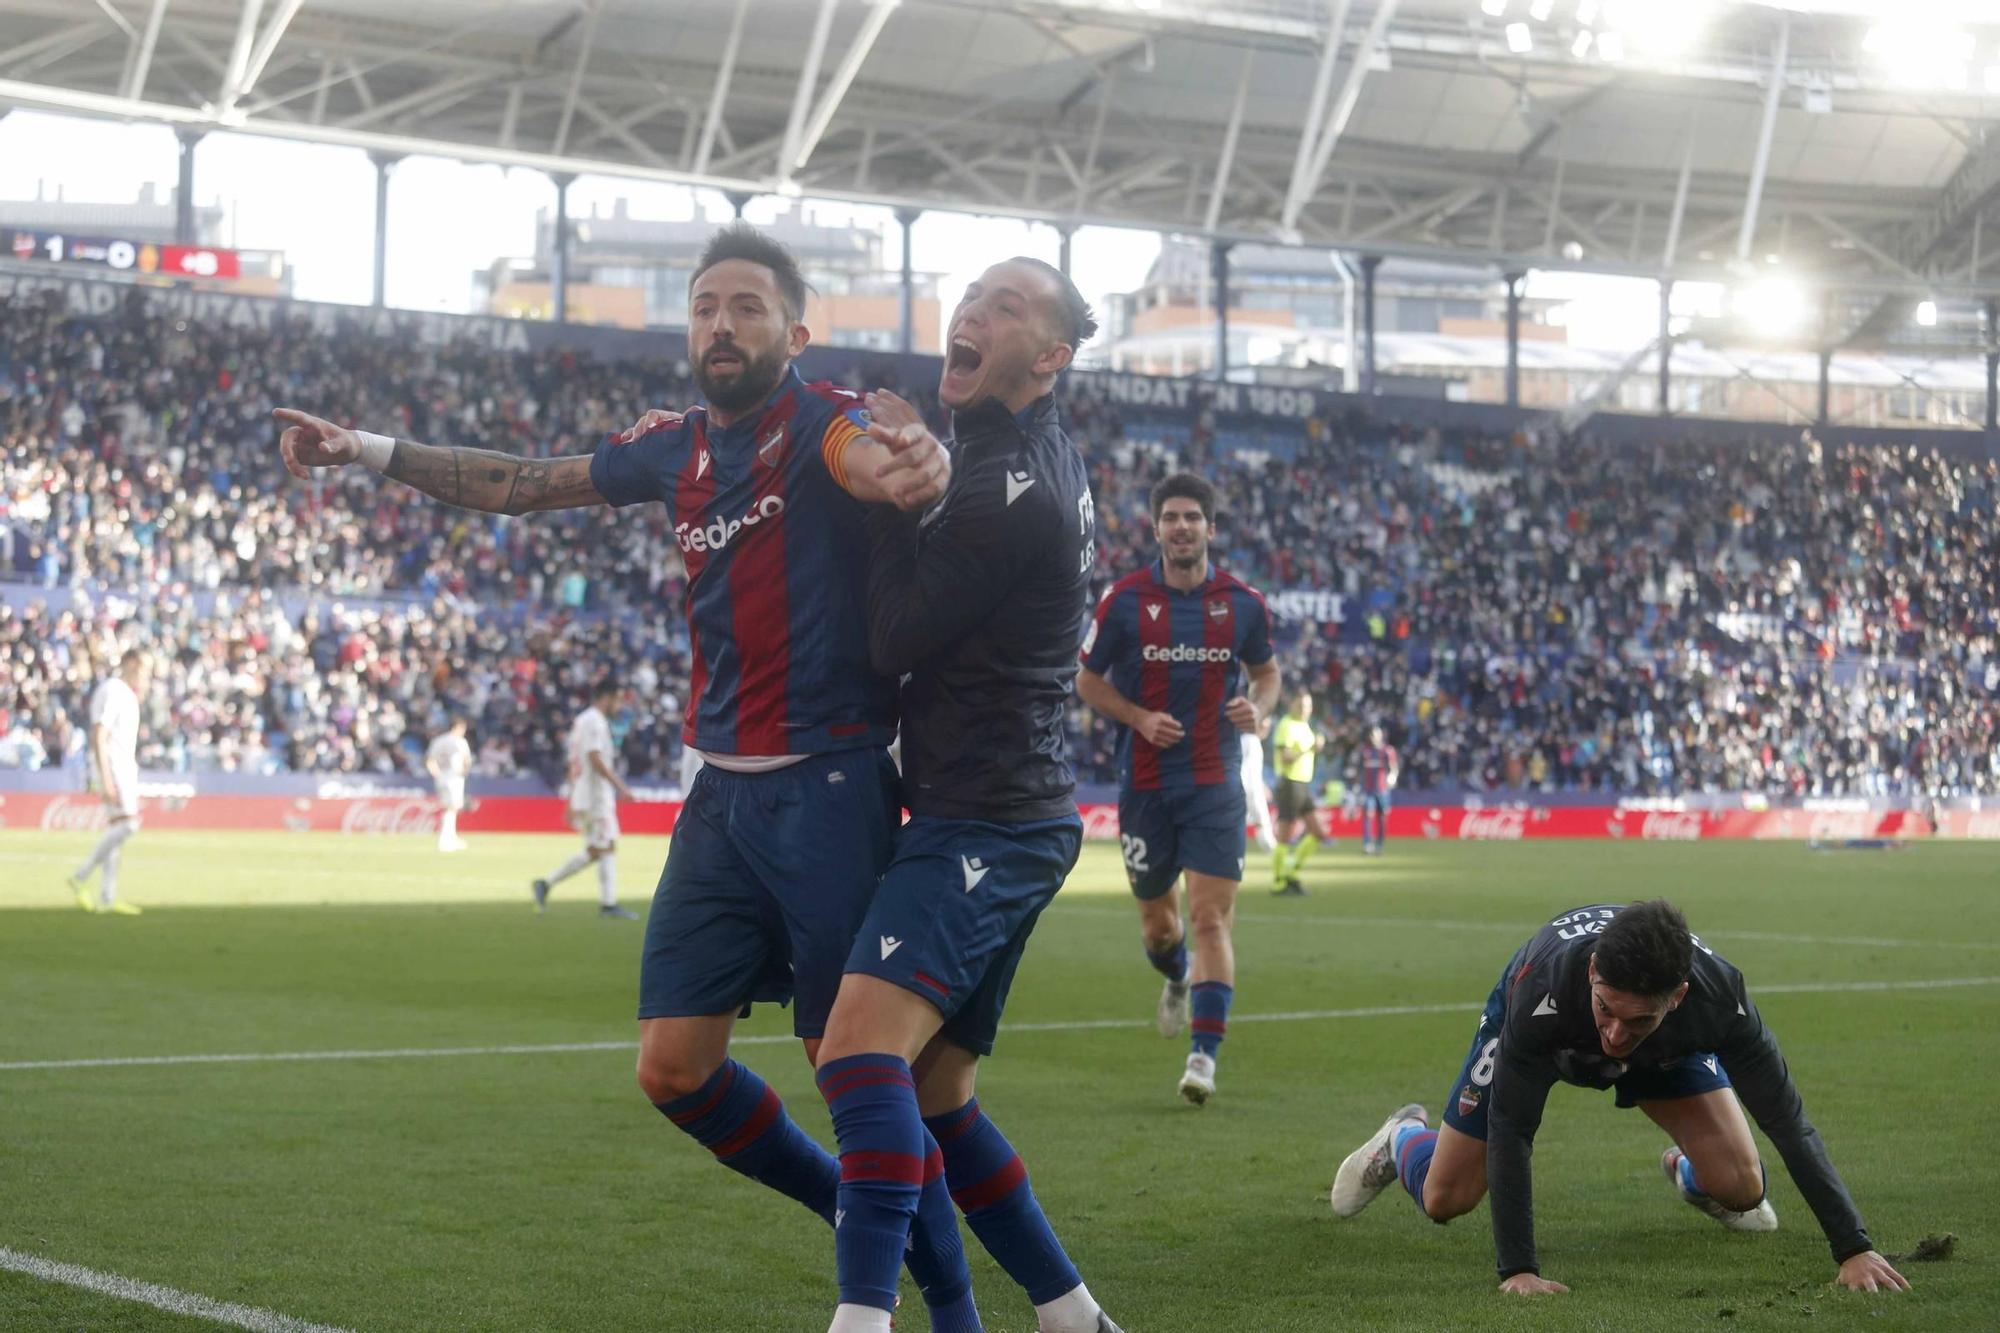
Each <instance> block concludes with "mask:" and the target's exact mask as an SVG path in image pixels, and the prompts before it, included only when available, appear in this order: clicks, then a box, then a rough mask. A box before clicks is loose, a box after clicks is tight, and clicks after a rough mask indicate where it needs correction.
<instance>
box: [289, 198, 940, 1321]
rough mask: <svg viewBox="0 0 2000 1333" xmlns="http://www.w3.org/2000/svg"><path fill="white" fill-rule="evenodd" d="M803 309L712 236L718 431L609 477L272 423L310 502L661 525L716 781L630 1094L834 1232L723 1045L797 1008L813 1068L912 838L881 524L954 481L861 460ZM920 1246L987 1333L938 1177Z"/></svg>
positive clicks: (808, 1167)
mask: <svg viewBox="0 0 2000 1333" xmlns="http://www.w3.org/2000/svg"><path fill="white" fill-rule="evenodd" d="M805 299H806V284H805V280H804V278H803V277H802V276H801V275H800V273H799V270H798V264H797V261H796V260H795V259H794V258H793V257H792V255H791V254H790V253H789V252H788V251H786V250H785V248H784V247H783V246H781V245H779V244H777V243H776V242H774V241H772V240H770V239H768V238H767V237H764V236H762V235H760V234H759V233H758V232H756V231H755V230H754V229H751V228H749V227H747V226H743V225H740V224H739V225H737V226H733V227H729V228H726V229H724V230H722V231H721V232H719V233H717V234H716V236H714V237H713V238H712V239H711V240H710V242H709V245H708V247H707V248H706V250H705V251H704V252H703V254H702V256H701V258H700V260H699V261H698V262H697V264H696V266H695V273H694V276H693V277H692V279H691V280H690V282H689V285H688V358H689V361H690V363H691V365H692V366H693V369H694V377H695V383H696V384H697V386H698V387H699V388H700V389H701V392H702V396H703V398H704V399H705V400H706V405H705V406H702V407H697V408H694V409H693V410H691V411H689V412H687V413H685V414H682V413H678V412H650V413H648V414H647V415H646V417H645V418H644V419H643V420H642V421H641V423H640V424H639V425H638V426H635V427H634V428H632V429H631V430H629V431H626V432H624V433H623V434H620V435H617V436H613V437H612V438H610V439H609V440H607V441H605V442H604V443H603V444H601V445H599V446H598V449H597V451H596V453H595V454H583V455H577V456H574V457H567V458H552V459H526V458H516V457H513V456H511V455H508V454H501V453H491V452H487V451H483V450H470V449H448V448H437V447H433V446H430V445H423V444H416V443H413V442H411V441H408V440H390V439H385V438H383V437H381V436H378V435H371V434H367V433H365V432H357V431H351V430H344V429H342V428H340V427H337V426H335V425H333V424H332V423H331V422H327V421H323V420H321V419H319V418H317V417H313V416H309V415H307V414H306V413H303V412H298V411H295V410H292V409H289V408H281V409H279V411H278V413H277V415H278V417H279V418H280V419H281V420H283V421H285V422H286V423H288V427H287V429H286V430H285V432H284V435H283V438H282V441H281V445H280V447H281V449H282V451H283V454H284V457H285V462H286V464H287V466H288V467H290V468H291V470H292V472H293V473H294V474H295V475H297V476H300V477H304V476H306V475H307V470H308V469H309V468H312V467H327V466H336V465H340V464H345V463H353V462H360V463H362V464H363V465H365V466H367V467H370V468H372V469H374V470H375V471H378V472H383V473H385V474H387V475H388V476H390V477H392V478H394V479H396V480H399V481H403V482H405V483H407V484H408V485H411V486H414V487H415V488H417V489H418V490H421V491H423V492H424V493H426V494H428V495H432V496H435V497H437V498H438V499H441V500H444V501H446V502H448V503H451V504H457V505H464V506H466V507H468V508H473V509H483V510H487V511H489V512H499V513H508V514H522V513H528V512H531V511H535V510H542V509H565V508H574V507H577V506H582V505H598V504H612V505H618V506H624V505H632V504H639V503H642V502H658V503H661V504H664V505H666V506H667V509H668V512H669V514H670V515H671V516H672V519H673V523H674V533H675V536H676V537H677V538H678V540H679V543H680V548H681V555H682V559H683V562H684V563H685V565H686V567H687V579H688V595H687V599H686V609H687V617H688V634H689V640H690V644H691V646H692V650H693V679H692V684H691V687H690V695H691V697H690V698H689V700H688V706H687V710H686V723H685V725H684V729H683V737H684V739H685V741H686V743H687V744H689V745H692V746H694V747H695V748H697V749H699V750H700V751H701V754H702V758H703V761H704V764H703V767H702V770H701V773H700V775H699V777H698V778H697V779H696V780H695V783H694V787H693V790H692V791H691V792H690V793H689V794H688V798H687V800H686V802H685V804H684V805H683V806H682V810H681V815H680V821H679V823H678V825H677V827H676V828H675V830H674V839H673V843H672V845H671V848H670V849H669V851H668V854H667V864H666V869H665V871H664V872H663V873H662V875H661V878H660V883H659V887H658V889H657V891H656V892H655V894H654V897H653V906H652V911H651V913H650V915H649V917H648V919H647V924H646V943H645V950H644V954H643V959H642V963H641V969H640V982H639V991H640V1000H639V1019H640V1034H639V1062H638V1078H639V1085H640V1087H641V1088H642V1089H643V1090H644V1091H645V1093H646V1096H647V1097H648V1098H649V1099H650V1100H651V1101H652V1102H653V1104H654V1105H655V1106H656V1107H657V1108H658V1109H659V1111H660V1112H661V1114H662V1115H664V1116H666V1117H667V1119H668V1120H670V1121H671V1122H672V1123H673V1124H674V1125H676V1126H677V1127H679V1128H680V1129H681V1130H683V1131H684V1132H685V1133H687V1134H689V1135H690V1136H692V1137H693V1138H695V1139H696V1140H697V1141H698V1142H700V1143H701V1144H702V1145H703V1146H704V1147H706V1148H708V1149H709V1150H710V1151H711V1152H713V1153H714V1154H715V1155H716V1157H717V1159H718V1160H719V1161H721V1162H722V1164H723V1165H725V1166H727V1167H729V1168H730V1169H732V1170H734V1171H737V1172H740V1173H741V1174H743V1175H746V1176H748V1177H750V1178H751V1179H753V1180H758V1181H761V1182H762V1183H764V1184H766V1185H769V1186H770V1187H771V1188H773V1189H775V1190H778V1191H779V1192H781V1193H783V1194H786V1195H788V1196H790V1197H791V1198H793V1199H796V1200H798V1201H799V1202H800V1203H802V1204H804V1205H805V1206H806V1207H807V1208H809V1209H811V1210H812V1211H813V1212H814V1213H816V1214H817V1215H819V1216H820V1217H822V1218H824V1219H825V1220H826V1221H827V1222H828V1224H832V1223H833V1221H834V1217H835V1211H834V1210H835V1199H836V1191H837V1190H838V1188H839V1185H840V1166H839V1164H838V1163H837V1162H836V1161H834V1159H833V1158H832V1157H831V1156H830V1155H829V1154H828V1153H827V1152H826V1150H825V1149H823V1148H821V1147H820V1146H819V1145H818V1144H816V1143H815V1142H813V1140H812V1139H810V1138H808V1137H807V1136H806V1134H805V1133H804V1132H803V1131H802V1130H800V1129H799V1128H798V1126H797V1125H796V1124H795V1123H793V1121H792V1119H791V1118H790V1116H789V1115H787V1114H786V1112H785V1109H784V1104H783V1103H782V1102H781V1101H780V1100H779V1098H778V1095H777V1094H776V1093H775V1092H773V1091H771V1089H770V1088H769V1087H767V1086H766V1085H765V1084H764V1082H763V1081H762V1080H761V1079H759V1078H758V1077H757V1076H756V1075H755V1074H753V1073H751V1072H750V1070H749V1069H748V1068H746V1067H745V1066H743V1065H741V1064H739V1063H738V1062H736V1061H735V1060H733V1059H731V1058H730V1057H729V1038H730V1033H731V1030H732V1029H733V1027H734V1024H735V1022H736V1018H737V1015H738V1013H739V1012H740V1011H741V1010H742V1009H743V1008H744V1007H745V1006H746V1005H747V1004H749V1003H750V1002H752V1001H773V1002H780V1003H782V1002H784V1001H785V1000H787V999H790V1000H791V1001H793V1010H792V1030H793V1031H794V1032H795V1033H796V1034H797V1035H798V1036H799V1037H800V1038H801V1039H803V1041H804V1042H805V1045H806V1050H807V1053H808V1055H816V1053H817V1050H818V1042H819V1038H820V1034H821V1032H822V1031H823V1029H824V1026H825V1023H826V1016H827V1011H828V1010H829V1009H830V1008H831V1006H832V1003H833V996H834V992H835V990H836V989H837V988H838V985H839V980H840V972H841V965H842V962H843V961H844V960H845V958H846V956H847V953H848V950H849V948H850V946H851V945H852V944H853V941H854V936H855V930H856V927H858V926H859V925H860V923H861V919H862V917H863V915H864V914H865V912H866V911H867V907H868V901H869V898H870V896H871V895H872V894H873V893H874V891H875V885H876V882H877V881H878V879H879V878H880V876H881V873H882V870H883V868H884V867H885V866H886V865H887V864H888V859H889V845H890V837H891V835H892V833H893V832H894V830H895V827H896V822H897V818H898V814H899V810H898V794H897V790H896V773H895V769H894V766H893V765H892V764H891V763H890V762H889V759H888V756H887V753H886V752H885V749H884V747H885V746H886V745H887V743H888V741H889V739H890V737H891V736H892V735H893V734H894V732H895V728H896V688H895V683H894V682H893V681H892V680H886V679H884V678H882V677H880V676H878V675H876V674H875V673H874V672H873V671H872V670H871V669H870V667H869V656H868V629H867V593H868V589H867V567H866V562H865V559H864V552H865V550H866V540H867V538H866V534H865V530H864V516H865V514H866V512H867V510H866V508H865V506H866V505H868V504H895V505H899V506H905V507H908V508H913V509H917V508H922V507H923V506H925V505H927V504H929V503H930V502H931V501H932V500H934V499H936V498H937V497H938V495H940V494H941V493H942V492H943V489H944V484H945V481H946V480H947V479H948V477H949V475H950V467H951V465H950V460H949V457H948V456H947V455H946V454H945V453H944V452H943V450H942V449H940V448H939V447H938V445H937V442H936V441H935V440H933V439H930V438H929V437H928V436H923V437H921V438H916V439H913V440H912V441H911V442H908V443H907V444H906V445H905V446H904V447H903V448H902V449H901V450H900V451H899V452H892V451H891V450H890V449H889V448H888V447H887V446H886V445H885V444H883V443H881V442H879V441H877V440H875V439H872V438H871V437H870V435H869V433H868V430H867V423H866V420H865V417H864V414H863V409H862V404H861V402H860V400H859V399H857V398H856V397H855V396H854V395H852V394H850V393H847V392H846V391H844V390H840V389H836V388H833V387H831V386H829V385H824V384H815V385H808V384H806V383H805V382H804V381H803V380H802V379H801V378H800V376H799V375H798V374H797V372H796V371H794V370H793V368H792V359H793V358H794V357H795V356H797V355H798V354H799V352H801V351H803V350H804V348H805V346H806V343H807V342H808V340H809V339H810V337H811V334H810V332H809V331H808V330H807V328H806V326H805V324H804V323H803V322H801V321H802V317H803V315H804V311H805ZM912 1236H913V1240H914V1243H913V1245H912V1248H911V1250H910V1252H909V1255H908V1263H909V1266H910V1269H911V1272H912V1274H913V1275H914V1276H915V1277H916V1278H917V1281H918V1285H919V1286H920V1287H922V1288H923V1291H924V1299H925V1302H926V1303H927V1304H928V1305H929V1306H930V1307H931V1322H932V1327H933V1328H935V1329H939V1330H942V1331H943V1333H963V1331H964V1330H967V1329H972V1330H976V1329H977V1328H978V1327H979V1323H978V1315H977V1313H976V1312H975V1310H974V1308H973V1305H972V1296H971V1278H970V1276H969V1274H968V1273H967V1270H966V1266H965V1256H964V1253H963V1251H962V1249H961V1248H960V1245H959V1238H958V1225H957V1219H956V1217H955V1216H953V1214H952V1210H951V1198H950V1195H949V1193H948V1192H947V1190H946V1186H945V1183H944V1180H943V1178H942V1176H941V1175H940V1176H935V1177H933V1178H932V1179H930V1180H928V1181H926V1182H925V1188H924V1191H923V1194H922V1207H921V1208H920V1209H919V1216H918V1219H917V1226H916V1227H915V1228H914V1229H913V1231H912ZM891 1285H892V1286H893V1278H892V1281H891Z"/></svg>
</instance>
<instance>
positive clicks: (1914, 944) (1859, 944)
mask: <svg viewBox="0 0 2000 1333" xmlns="http://www.w3.org/2000/svg"><path fill="white" fill-rule="evenodd" d="M1049 910H1050V911H1052V912H1064V913H1068V914H1070V915H1074V916H1122V917H1130V916H1131V915H1132V914H1131V913H1130V912H1125V911H1120V910H1118V909H1116V908H1111V907H1086V906H1083V905H1082V904H1076V905H1069V904H1065V903H1063V902H1062V900H1061V899H1058V900H1057V901H1056V902H1055V904H1054V905H1053V906H1051V907H1050V908H1049ZM1235 919H1236V920H1238V921H1248V922H1251V923H1253V924H1255V925H1274V926H1275V925H1282V926H1293V925H1310V926H1390V927H1397V928H1408V929H1411V930H1456V931H1474V932H1478V931H1509V932H1512V933H1515V934H1533V933H1534V932H1535V931H1537V930H1540V929H1541V925H1537V924H1535V923H1534V922H1520V921H1437V920H1432V919H1430V918H1428V917H1415V916H1317V915H1312V914H1309V913H1301V914H1299V915H1296V916H1294V915H1291V914H1289V913H1280V912H1238V913H1237V914H1236V917H1235ZM1546 924H1547V923H1546V922H1544V923H1542V925H1546ZM1702 935H1703V937H1704V938H1706V939H1708V940H1710V941H1713V942H1715V943H1718V944H1721V943H1725V942H1727V941H1729V940H1733V939H1734V940H1756V941H1758V942H1760V943H1764V944H1815V945H1824V944H1831V945H1845V946H1849V947H1853V948H1868V949H2000V942H1995V941H1993V940H1901V939H1881V938H1877V937H1875V936H1872V935H1786V934H1781V933H1778V932H1775V931H1766V930H1718V931H1713V932H1710V931H1703V932H1702Z"/></svg>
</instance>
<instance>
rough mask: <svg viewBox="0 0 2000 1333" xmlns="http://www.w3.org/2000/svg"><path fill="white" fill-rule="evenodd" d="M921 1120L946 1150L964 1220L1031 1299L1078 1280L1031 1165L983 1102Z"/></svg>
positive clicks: (1057, 1292)
mask: <svg viewBox="0 0 2000 1333" xmlns="http://www.w3.org/2000/svg"><path fill="white" fill-rule="evenodd" d="M924 1125H925V1127H926V1128H928V1129H929V1130H930V1132H931V1133H932V1134H933V1135H934V1136H936V1138H937V1142H938V1147H939V1148H940V1149H941V1150H942V1151H943V1153H944V1170H945V1181H946V1183H947V1184H949V1185H950V1186H951V1197H952V1201H953V1202H955V1203H956V1204H958V1206H959V1208H960V1209H961V1210H962V1211H963V1212H964V1213H965V1221H966V1225H968V1226H970V1227H971V1228H972V1234H973V1235H975V1236H977V1237H979V1243H980V1244H981V1245H984V1246H985V1247H986V1252H987V1253H988V1254H990V1255H992V1256H993V1259H994V1262H996V1263H998V1264H999V1265H1000V1267H1001V1268H1002V1269H1004V1270H1005V1271H1006V1273H1007V1276H1008V1277H1011V1278H1013V1279H1014V1281H1016V1282H1018V1283H1019V1284H1020V1285H1021V1288H1022V1289H1023V1290H1024V1291H1026V1292H1027V1293H1028V1299H1029V1300H1030V1301H1032V1302H1034V1303H1035V1304H1036V1305H1043V1304H1046V1303H1047V1302H1049V1301H1053V1300H1055V1299H1056V1298H1057V1297H1059V1296H1063V1295H1065V1294H1067V1293H1069V1292H1071V1291H1073V1290H1075V1289H1076V1288H1077V1287H1079V1286H1081V1285H1082V1284H1083V1278H1082V1276H1081V1275H1080V1274H1079V1273H1078V1272H1077V1271H1076V1265H1075V1264H1073V1263H1071V1262H1070V1259H1069V1256H1068V1255H1067V1254H1065V1253H1063V1247H1062V1242H1061V1241H1059V1240H1057V1239H1056V1233H1055V1231H1054V1230H1053V1229H1051V1228H1050V1226H1049V1219H1048V1218H1047V1217H1046V1216H1045V1215H1044V1214H1043V1213H1042V1206H1041V1204H1039V1203H1037V1202H1036V1201H1035V1191H1034V1189H1033V1188H1032V1187H1031V1186H1030V1185H1029V1184H1028V1171H1027V1168H1026V1167H1024V1166H1022V1165H1021V1158H1020V1156H1019V1155H1018V1154H1016V1153H1015V1151H1014V1147H1013V1145H1012V1144H1010V1143H1008V1142H1007V1139H1006V1136H1005V1135H1003V1134H1002V1133H1001V1132H1000V1130H999V1128H998V1127H997V1126H995V1125H994V1123H993V1122H992V1121H991V1120H988V1119H987V1118H986V1116H985V1114H984V1113H983V1112H981V1111H980V1109H979V1102H978V1100H977V1099H976V1098H975V1099H974V1100H972V1101H969V1102H967V1103H966V1104H965V1105H963V1106H961V1107H959V1108H958V1109H957V1110H956V1111H948V1112H946V1113H945V1114H944V1115H938V1116H931V1117H929V1118H927V1119H926V1120H925V1121H924Z"/></svg>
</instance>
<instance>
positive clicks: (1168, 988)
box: [1154, 977, 1194, 1037]
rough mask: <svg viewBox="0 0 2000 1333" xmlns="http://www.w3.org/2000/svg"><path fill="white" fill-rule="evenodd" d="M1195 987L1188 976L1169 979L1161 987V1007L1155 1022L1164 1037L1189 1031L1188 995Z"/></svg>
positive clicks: (1155, 1016)
mask: <svg viewBox="0 0 2000 1333" xmlns="http://www.w3.org/2000/svg"><path fill="white" fill-rule="evenodd" d="M1193 989H1194V988H1193V987H1192V986H1190V985H1188V982H1187V978H1186V977H1183V978H1181V979H1180V980H1179V981H1169V982H1168V983H1167V984H1166V985H1164V986H1162V987H1161V988H1160V1007H1159V1009H1158V1010H1157V1011H1155V1014H1154V1022H1155V1023H1157V1024H1158V1026H1159V1029H1160V1035H1161V1036H1162V1037H1178V1036H1180V1035H1181V1033H1183V1032H1186V1031H1187V1027H1188V1006H1189V1004H1190V1001H1189V999H1188V996H1189V994H1190V993H1191V992H1192V991H1193Z"/></svg>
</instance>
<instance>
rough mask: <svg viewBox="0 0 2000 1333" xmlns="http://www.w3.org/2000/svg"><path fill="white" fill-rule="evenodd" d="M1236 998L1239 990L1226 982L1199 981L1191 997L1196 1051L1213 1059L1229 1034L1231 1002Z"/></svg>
mask: <svg viewBox="0 0 2000 1333" xmlns="http://www.w3.org/2000/svg"><path fill="white" fill-rule="evenodd" d="M1235 998H1236V988H1235V987H1233V986H1231V985H1230V984H1229V983H1228V982H1226V981H1197V982H1195V983H1194V990H1193V992H1192V993H1190V995H1189V996H1188V1012H1189V1013H1190V1014H1191V1015H1192V1017H1193V1021H1192V1022H1191V1023H1190V1024H1189V1027H1190V1028H1191V1029H1192V1030H1193V1033H1194V1038H1193V1039H1194V1049H1195V1050H1196V1051H1197V1052H1198V1053H1200V1054H1202V1055H1205V1056H1207V1057H1208V1058H1209V1059H1211V1060H1213V1059H1214V1058H1215V1053H1216V1052H1217V1051H1219V1050H1221V1049H1222V1038H1223V1037H1224V1035H1226V1034H1227V1033H1228V1031H1229V1002H1230V1001H1231V1000H1233V999H1235Z"/></svg>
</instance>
